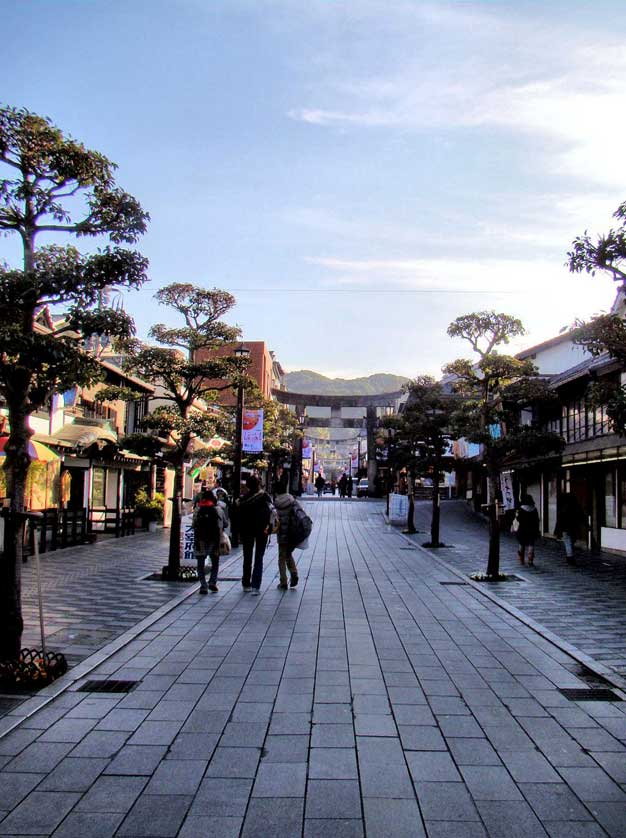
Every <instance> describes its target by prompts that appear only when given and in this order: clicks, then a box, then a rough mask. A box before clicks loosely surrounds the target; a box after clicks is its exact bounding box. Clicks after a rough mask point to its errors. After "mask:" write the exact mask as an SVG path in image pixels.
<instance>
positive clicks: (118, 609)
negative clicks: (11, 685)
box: [0, 530, 241, 716]
mask: <svg viewBox="0 0 626 838" xmlns="http://www.w3.org/2000/svg"><path fill="white" fill-rule="evenodd" d="M168 546H169V530H159V531H158V532H157V533H156V534H151V533H140V534H137V535H134V536H128V537H127V538H119V539H118V538H111V539H103V540H102V541H98V542H97V543H96V544H93V545H84V546H81V547H71V548H68V549H66V550H56V551H54V552H50V553H44V554H43V555H42V556H41V558H40V566H41V578H42V592H43V600H44V615H45V630H46V643H47V646H48V649H50V650H52V651H54V652H62V653H63V654H64V655H65V657H66V658H67V660H68V663H69V665H70V666H76V664H78V663H80V662H81V661H83V660H85V659H86V658H88V657H89V656H90V655H92V654H93V653H94V652H97V651H98V650H99V649H102V648H103V647H105V646H106V645H107V644H109V643H110V642H111V641H114V640H115V639H116V638H119V637H120V636H121V635H123V634H124V633H125V632H126V631H128V630H129V629H131V628H132V627H133V626H136V625H137V624H138V623H140V622H141V621H142V620H145V619H146V618H148V617H149V616H150V615H151V614H153V613H154V612H155V611H156V610H157V609H159V608H162V607H164V606H166V605H167V603H169V602H171V601H172V600H176V599H177V598H179V597H180V596H181V594H182V593H183V592H184V591H189V590H190V589H189V585H188V583H180V582H161V581H158V582H154V581H149V580H148V579H147V578H146V577H147V576H149V575H150V574H153V573H158V572H159V571H160V570H161V568H162V566H163V565H164V564H167V553H168ZM233 563H235V564H237V565H238V569H239V567H240V564H241V563H240V560H239V554H238V553H236V554H235V553H234V554H233V559H232V560H231V557H229V558H228V559H223V560H222V573H223V574H227V573H228V568H229V566H230V565H231V564H233ZM36 584H37V583H36V575H35V560H34V559H32V558H31V559H29V560H28V562H26V563H25V564H24V565H22V608H23V614H24V624H25V630H24V635H23V642H22V645H23V646H24V647H26V648H37V649H39V648H41V634H40V629H39V610H38V605H37V587H36ZM23 699H24V696H19V695H15V694H10V695H9V694H4V695H2V694H0V716H2V715H3V714H5V713H7V712H10V711H11V709H13V708H14V707H15V706H16V705H18V704H20V703H21V702H22V701H23Z"/></svg>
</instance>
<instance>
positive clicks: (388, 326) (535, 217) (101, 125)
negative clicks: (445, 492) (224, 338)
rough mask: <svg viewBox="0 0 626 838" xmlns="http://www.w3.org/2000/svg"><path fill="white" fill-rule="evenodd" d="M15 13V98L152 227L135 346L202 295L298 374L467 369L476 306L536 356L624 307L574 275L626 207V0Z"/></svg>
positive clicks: (106, 4)
mask: <svg viewBox="0 0 626 838" xmlns="http://www.w3.org/2000/svg"><path fill="white" fill-rule="evenodd" d="M0 11H1V15H2V18H1V19H2V27H3V39H2V40H3V73H2V84H1V85H0V101H1V102H3V103H4V104H9V105H14V106H18V107H26V108H28V109H30V110H32V111H35V112H37V113H40V114H45V115H47V116H49V117H50V118H51V119H52V120H53V122H54V123H55V124H57V125H58V126H59V127H60V128H62V129H63V130H64V131H66V132H68V133H69V134H71V135H72V136H74V137H75V138H76V139H78V140H80V141H82V142H84V143H85V145H87V146H88V147H90V148H93V149H97V150H98V151H101V152H102V153H104V154H106V155H107V156H108V157H109V158H110V159H111V160H113V161H115V162H116V163H117V164H118V166H119V168H118V170H117V180H118V183H119V184H120V185H121V186H122V187H123V188H124V189H126V190H127V191H128V192H130V193H132V194H133V195H135V197H137V198H138V199H139V201H140V202H141V204H142V206H143V207H144V208H145V209H146V210H147V211H148V212H149V213H150V215H151V219H152V220H151V223H150V226H149V231H148V233H147V234H146V235H145V236H144V237H143V238H142V239H141V241H140V243H139V245H138V247H139V249H140V250H141V251H142V252H143V253H144V254H145V255H146V256H147V257H148V258H149V260H150V282H149V283H148V284H146V285H145V286H144V287H143V288H142V289H141V290H140V291H138V292H133V293H129V294H127V295H126V296H125V300H124V305H125V307H126V309H127V311H128V312H129V313H130V314H131V315H133V316H134V318H135V320H136V323H137V329H138V333H139V334H140V335H141V336H142V337H145V336H146V335H147V331H148V329H149V327H150V325H152V324H153V323H155V322H167V323H173V322H175V320H174V319H173V317H172V316H171V315H170V314H169V313H168V311H167V310H166V309H164V308H162V307H160V306H159V305H158V304H157V303H156V302H155V301H154V299H153V295H154V292H155V291H156V290H157V289H158V288H159V287H162V286H163V285H165V284H167V283H170V282H191V283H193V284H196V285H201V286H203V287H218V288H224V289H227V290H230V291H232V293H233V294H234V295H235V297H236V298H237V306H236V307H235V308H234V309H233V310H232V312H231V316H230V318H229V320H230V322H232V323H237V324H238V325H239V326H240V327H241V328H242V330H243V335H244V337H245V338H246V339H248V340H265V341H266V342H267V343H268V345H269V347H270V348H271V349H273V350H274V351H275V352H276V355H277V357H278V359H279V360H280V361H281V363H282V365H283V366H284V367H285V368H286V369H287V370H295V369H302V368H306V369H313V370H316V371H318V372H321V373H323V374H325V375H330V376H342V377H353V376H360V375H369V374H370V373H374V372H393V373H398V374H402V375H407V376H415V375H418V374H425V373H428V374H432V375H435V376H437V375H438V374H439V373H440V370H441V366H442V364H444V363H446V362H448V361H451V360H453V359H454V358H456V357H459V356H466V357H467V356H469V355H470V354H471V351H470V350H469V347H468V346H467V345H466V344H465V343H464V342H463V341H461V340H460V339H455V340H452V339H450V338H449V337H448V336H447V335H446V328H447V326H448V324H449V323H450V322H451V321H452V320H454V318H456V317H458V316H460V315H462V314H467V313H469V312H472V311H478V310H483V309H495V310H496V311H500V312H505V313H508V314H512V315H515V316H516V317H519V318H521V320H522V322H523V323H524V325H525V327H526V330H527V334H526V336H524V337H523V338H521V339H520V340H518V341H516V343H515V344H512V348H513V349H521V348H523V347H526V346H530V345H533V344H535V343H538V342H540V341H542V340H545V339H548V338H550V337H553V336H554V335H556V334H557V333H558V332H559V331H560V330H561V329H563V328H564V327H566V326H568V325H570V324H571V323H572V322H573V321H574V320H575V319H576V318H585V317H588V316H590V315H592V314H593V313H596V312H599V311H602V310H607V309H608V308H610V305H611V302H612V300H613V298H614V295H615V287H614V284H613V283H612V281H611V280H609V279H608V278H605V277H600V276H596V277H595V278H592V277H590V276H587V275H586V274H585V275H582V276H581V275H573V274H570V273H569V271H568V270H567V267H566V266H565V262H566V259H567V251H568V250H569V249H570V246H571V243H572V240H573V239H574V238H575V237H576V236H577V235H579V234H581V233H583V232H584V231H585V230H588V231H589V232H590V233H594V234H595V233H600V232H605V231H606V230H608V229H609V228H610V227H611V226H614V225H615V220H614V219H613V218H612V214H613V212H614V211H615V209H616V208H617V207H618V206H619V204H621V203H622V202H623V201H624V200H626V169H625V168H624V165H623V136H624V124H625V120H626V116H625V115H626V107H625V105H626V101H625V98H626V52H625V51H624V49H623V41H624V34H625V32H626V3H624V2H623V1H622V0H584V2H583V1H582V0H568V2H561V0H512V2H507V1H506V0H502V2H500V0H475V2H465V0H463V2H461V1H460V0H457V2H438V1H437V0H435V2H422V0H149V2H143V0H104V1H103V0H39V1H38V2H35V0H21V1H20V2H19V3H12V2H10V0H0ZM40 241H41V243H44V242H45V240H44V239H43V237H41V239H40ZM80 244H81V247H83V248H84V246H85V242H84V240H81V243H80ZM0 258H3V259H5V260H7V261H9V262H10V263H11V262H12V263H15V264H17V263H18V261H19V247H18V242H16V241H14V240H12V239H6V238H5V239H0Z"/></svg>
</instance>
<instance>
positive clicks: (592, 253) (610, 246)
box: [566, 203, 626, 284]
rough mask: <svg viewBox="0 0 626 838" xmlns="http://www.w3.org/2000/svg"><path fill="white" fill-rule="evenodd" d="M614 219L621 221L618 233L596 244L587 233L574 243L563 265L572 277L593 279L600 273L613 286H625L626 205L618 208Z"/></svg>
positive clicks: (598, 238) (616, 231)
mask: <svg viewBox="0 0 626 838" xmlns="http://www.w3.org/2000/svg"><path fill="white" fill-rule="evenodd" d="M613 217H614V218H617V219H618V220H619V221H621V227H620V228H619V229H617V230H609V231H608V233H605V234H603V235H600V236H598V237H597V238H596V240H595V241H594V240H592V238H591V236H589V234H588V233H587V231H586V230H585V232H584V233H583V235H582V236H578V237H577V238H575V239H574V241H573V242H572V249H571V250H570V251H569V253H568V254H567V262H566V265H567V267H568V268H569V269H570V271H571V272H572V273H583V272H584V273H588V274H591V276H595V275H596V271H603V272H604V273H607V274H608V275H609V276H610V277H611V278H612V279H613V280H614V281H615V282H621V283H622V284H623V283H625V282H626V271H625V270H624V260H625V259H626V225H625V221H626V203H624V204H621V206H619V207H618V208H617V210H616V211H615V212H614V213H613Z"/></svg>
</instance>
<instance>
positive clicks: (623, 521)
mask: <svg viewBox="0 0 626 838" xmlns="http://www.w3.org/2000/svg"><path fill="white" fill-rule="evenodd" d="M619 506H620V508H619V526H620V527H621V529H623V530H626V471H624V470H623V469H620V476H619Z"/></svg>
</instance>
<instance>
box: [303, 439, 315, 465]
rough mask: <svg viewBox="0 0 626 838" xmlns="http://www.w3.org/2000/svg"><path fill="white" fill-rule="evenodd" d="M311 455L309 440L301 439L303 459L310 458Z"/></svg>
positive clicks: (311, 449)
mask: <svg viewBox="0 0 626 838" xmlns="http://www.w3.org/2000/svg"><path fill="white" fill-rule="evenodd" d="M312 456H313V448H312V446H311V441H310V440H308V439H303V440H302V459H303V460H310V459H311V457H312Z"/></svg>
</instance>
